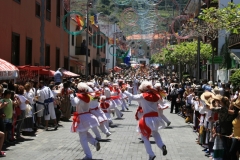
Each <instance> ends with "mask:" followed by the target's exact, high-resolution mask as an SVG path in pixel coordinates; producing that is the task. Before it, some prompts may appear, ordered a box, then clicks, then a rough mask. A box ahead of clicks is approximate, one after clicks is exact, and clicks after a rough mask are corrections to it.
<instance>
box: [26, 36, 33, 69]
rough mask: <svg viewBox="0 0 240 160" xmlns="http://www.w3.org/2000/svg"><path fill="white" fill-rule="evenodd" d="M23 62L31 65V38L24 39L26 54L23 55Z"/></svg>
mask: <svg viewBox="0 0 240 160" xmlns="http://www.w3.org/2000/svg"><path fill="white" fill-rule="evenodd" d="M25 64H27V65H32V39H31V38H27V39H26V56H25Z"/></svg>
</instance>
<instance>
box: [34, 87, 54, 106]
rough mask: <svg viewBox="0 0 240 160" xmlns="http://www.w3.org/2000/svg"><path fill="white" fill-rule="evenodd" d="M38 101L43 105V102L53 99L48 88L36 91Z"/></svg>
mask: <svg viewBox="0 0 240 160" xmlns="http://www.w3.org/2000/svg"><path fill="white" fill-rule="evenodd" d="M37 96H38V101H39V102H41V103H44V100H46V99H48V98H54V95H53V93H52V91H51V90H50V88H48V87H46V86H43V87H42V88H41V89H38V91H37Z"/></svg>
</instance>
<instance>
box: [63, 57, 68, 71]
mask: <svg viewBox="0 0 240 160" xmlns="http://www.w3.org/2000/svg"><path fill="white" fill-rule="evenodd" d="M68 66H69V63H68V57H64V69H66V70H68Z"/></svg>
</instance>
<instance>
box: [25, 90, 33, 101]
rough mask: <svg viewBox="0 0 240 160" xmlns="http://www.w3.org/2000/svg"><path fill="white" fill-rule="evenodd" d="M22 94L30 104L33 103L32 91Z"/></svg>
mask: <svg viewBox="0 0 240 160" xmlns="http://www.w3.org/2000/svg"><path fill="white" fill-rule="evenodd" d="M24 96H25V97H26V98H27V99H28V100H29V102H30V104H34V101H33V99H34V93H33V92H31V91H29V92H25V93H24Z"/></svg>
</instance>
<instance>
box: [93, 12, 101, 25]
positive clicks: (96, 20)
mask: <svg viewBox="0 0 240 160" xmlns="http://www.w3.org/2000/svg"><path fill="white" fill-rule="evenodd" d="M101 13H102V12H100V13H97V14H94V23H95V24H98V17H99V15H100V14H101Z"/></svg>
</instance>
